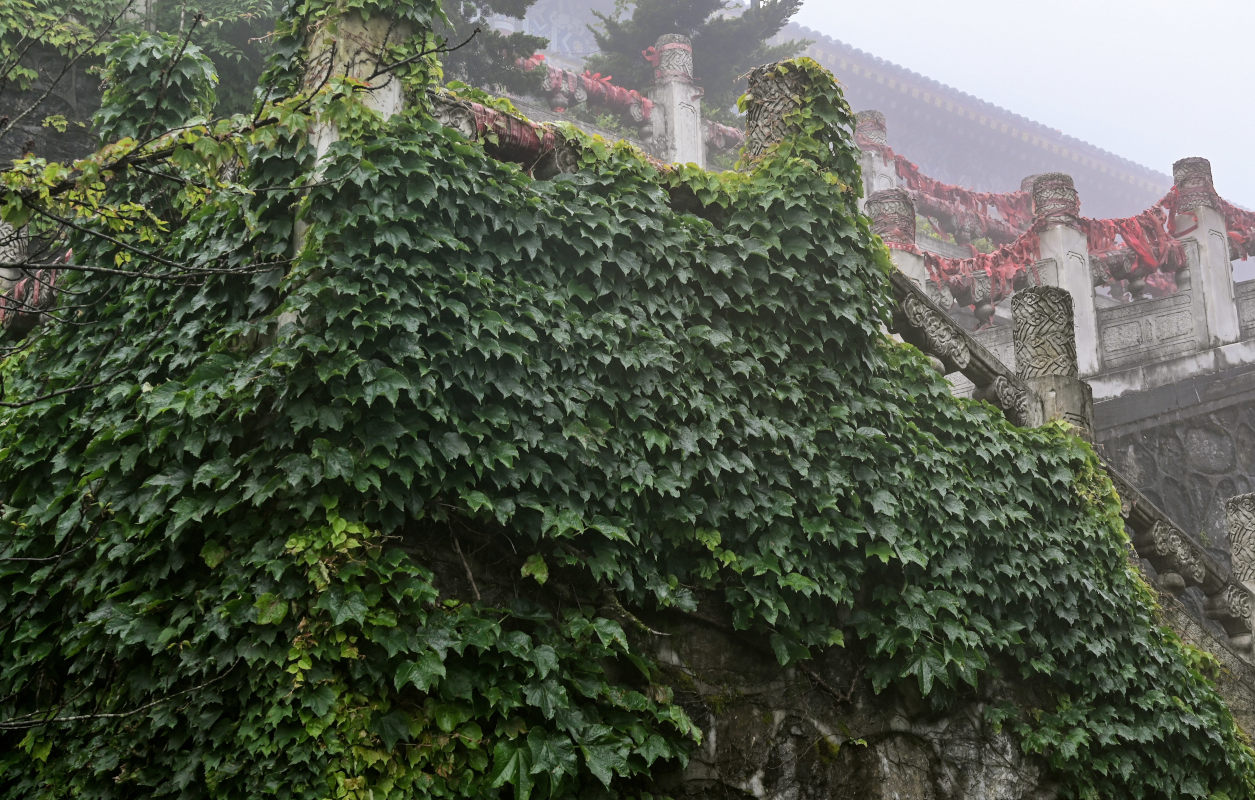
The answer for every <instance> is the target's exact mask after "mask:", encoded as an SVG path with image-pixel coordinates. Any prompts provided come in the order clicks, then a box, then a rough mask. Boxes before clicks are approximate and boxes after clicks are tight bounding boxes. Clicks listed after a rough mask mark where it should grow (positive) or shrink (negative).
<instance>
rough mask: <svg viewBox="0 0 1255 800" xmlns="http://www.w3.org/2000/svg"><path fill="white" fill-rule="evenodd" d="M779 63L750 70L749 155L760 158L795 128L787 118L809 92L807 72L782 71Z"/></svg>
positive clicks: (747, 141)
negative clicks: (789, 125)
mask: <svg viewBox="0 0 1255 800" xmlns="http://www.w3.org/2000/svg"><path fill="white" fill-rule="evenodd" d="M776 67H777V65H776V64H763V65H762V66H758V67H755V68H754V69H753V70H751V71H750V74H749V97H748V100H747V102H748V105H747V106H746V109H745V156H746V157H747V158H751V159H752V158H758V157H759V156H761V155H762V154H763V153H764V152H765V151H766V150H767V148H768V147H770V146H771V145H772V144H775V143H776V142H778V141H780V140H781V139H784V138H785V137H786V136H788V135H789V134H790V133H791V131H790V130H789V128H788V125H787V123H786V122H785V117H786V116H787V115H788V114H789V112H791V111H793V110H794V109H796V108H798V107H799V106H801V104H802V98H803V97H805V96H806V95H807V89H808V87H807V86H806V84H805V82H806V76H805V74H803V73H802V72H801V71H800V70H788V71H787V72H781V71H780V70H779V69H777V68H776Z"/></svg>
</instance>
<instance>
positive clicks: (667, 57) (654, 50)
mask: <svg viewBox="0 0 1255 800" xmlns="http://www.w3.org/2000/svg"><path fill="white" fill-rule="evenodd" d="M645 58H646V59H648V60H649V61H650V62H652V63H653V65H654V79H655V80H657V81H659V82H662V83H670V82H673V81H681V82H684V83H692V82H693V40H692V39H690V38H689V37H687V36H685V35H684V34H682V33H664V34H663V35H662V36H659V37H658V41H657V42H655V43H654V46H653V47H651V48H650V49H649V50H646V51H645Z"/></svg>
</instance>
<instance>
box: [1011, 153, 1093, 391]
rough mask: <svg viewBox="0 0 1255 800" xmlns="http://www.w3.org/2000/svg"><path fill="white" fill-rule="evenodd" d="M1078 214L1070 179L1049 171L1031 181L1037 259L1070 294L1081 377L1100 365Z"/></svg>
mask: <svg viewBox="0 0 1255 800" xmlns="http://www.w3.org/2000/svg"><path fill="white" fill-rule="evenodd" d="M1080 211H1081V201H1080V199H1079V198H1078V197H1077V194H1076V187H1075V186H1073V184H1072V176H1070V175H1064V174H1063V173H1061V172H1051V173H1047V174H1045V175H1037V176H1035V177H1034V178H1033V218H1034V220H1035V221H1036V222H1037V223H1039V224H1041V226H1042V228H1041V233H1040V234H1039V241H1040V256H1039V257H1040V258H1041V260H1043V261H1045V260H1047V259H1052V260H1053V261H1054V262H1055V264H1056V265H1057V267H1058V280H1059V288H1061V289H1065V290H1067V292H1068V294H1070V295H1072V317H1073V328H1074V332H1075V334H1076V362H1077V367H1078V369H1079V370H1080V374H1081V376H1083V377H1089V376H1091V375H1095V374H1097V373H1098V369H1099V366H1100V359H1099V342H1098V309H1097V306H1096V304H1095V303H1094V279H1093V275H1092V272H1091V270H1090V264H1089V242H1088V240H1087V237H1086V235H1085V231H1084V230H1082V228H1081V224H1080ZM1017 357H1018V355H1017Z"/></svg>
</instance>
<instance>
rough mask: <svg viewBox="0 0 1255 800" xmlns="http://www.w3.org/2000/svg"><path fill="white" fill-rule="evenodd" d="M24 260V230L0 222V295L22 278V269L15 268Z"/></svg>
mask: <svg viewBox="0 0 1255 800" xmlns="http://www.w3.org/2000/svg"><path fill="white" fill-rule="evenodd" d="M25 260H26V228H18V229H17V230H14V229H13V226H12V225H10V224H9V223H7V222H3V221H0V262H3V263H4V264H5V265H6V266H0V294H3V293H5V292H7V291H9V290H10V289H12V288H13V284H15V283H17V281H18V279H20V278H21V277H22V269H21V267H17V266H8V265H13V264H20V263H22V262H23V261H25Z"/></svg>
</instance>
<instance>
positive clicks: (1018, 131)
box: [781, 24, 1172, 216]
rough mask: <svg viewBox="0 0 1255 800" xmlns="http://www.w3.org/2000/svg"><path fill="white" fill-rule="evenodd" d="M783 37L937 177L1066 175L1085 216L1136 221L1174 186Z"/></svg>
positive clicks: (801, 34)
mask: <svg viewBox="0 0 1255 800" xmlns="http://www.w3.org/2000/svg"><path fill="white" fill-rule="evenodd" d="M781 37H782V38H786V39H809V40H811V41H812V42H813V44H811V46H810V47H809V48H808V49H807V55H809V56H811V57H812V58H814V59H815V60H816V61H818V62H819V63H820V64H823V65H824V66H825V67H827V68H828V69H829V70H831V71H832V73H833V74H834V75H836V77H837V79H838V80H839V81H840V82H841V84H842V86H843V87H844V89H845V93H846V98H847V100H849V102H850V104H851V105H852V106H853V107H854V108H855V109H856V110H864V109H875V110H877V111H880V112H882V113H884V114H885V116H886V118H887V120H888V124H889V142H890V144H892V145H893V147H894V149H895V150H897V151H898V152H899V153H902V154H904V155H906V156H907V157H909V158H911V159H912V160H914V161H916V162H917V163H919V164H920V165H921V167H923V168H924V169H925V170H926V171H927V172H928V173H929V174H931V175H933V176H934V177H937V178H940V179H943V180H946V181H949V182H951V183H956V184H960V185H964V186H969V187H971V188H973V189H980V190H984V191H1008V190H1012V189H1018V188H1019V184H1020V181H1021V179H1022V178H1024V177H1026V176H1028V175H1030V174H1035V173H1042V172H1066V173H1068V174H1070V175H1072V176H1073V178H1074V179H1075V181H1076V184H1077V189H1078V190H1079V191H1080V193H1081V200H1082V204H1083V205H1082V210H1083V212H1084V213H1085V214H1086V215H1089V216H1124V215H1129V214H1133V213H1136V212H1138V211H1141V210H1142V209H1144V208H1146V207H1148V206H1149V205H1151V204H1152V203H1154V202H1155V201H1156V200H1158V199H1159V198H1160V197H1162V196H1163V194H1164V192H1166V191H1167V189H1168V188H1169V187H1170V186H1171V185H1172V179H1171V178H1170V177H1169V176H1168V175H1166V174H1163V173H1161V172H1156V171H1155V170H1152V169H1149V168H1147V167H1144V166H1142V165H1140V164H1137V163H1135V162H1133V161H1130V160H1129V159H1126V158H1122V157H1120V156H1118V155H1115V154H1114V153H1111V152H1108V151H1106V150H1103V149H1102V148H1099V147H1095V146H1094V145H1092V144H1089V143H1087V142H1084V141H1081V140H1080V139H1077V138H1076V137H1074V136H1069V135H1067V134H1065V133H1063V132H1061V131H1058V130H1055V129H1053V128H1050V127H1047V126H1045V125H1042V124H1041V123H1038V122H1034V121H1033V120H1031V119H1028V118H1027V117H1024V116H1022V115H1020V114H1016V113H1014V112H1012V111H1009V110H1007V109H1004V108H1001V107H999V106H997V105H994V104H993V103H989V102H986V101H984V100H981V99H980V98H977V97H974V96H972V95H970V94H968V93H966V92H963V91H960V90H958V89H955V88H953V87H951V86H947V85H945V84H943V83H941V82H939V81H936V80H933V79H932V78H929V77H926V76H924V75H921V74H919V73H917V72H914V71H912V70H910V69H907V68H906V67H902V66H899V65H897V64H894V63H892V62H890V61H887V60H885V59H883V58H879V57H877V56H874V55H872V54H871V53H867V52H865V51H863V50H860V49H858V48H856V47H854V46H852V45H849V44H846V43H845V42H842V41H839V40H837V39H834V38H833V37H831V36H828V35H826V34H823V33H820V32H818V31H816V30H813V29H810V28H806V27H803V26H800V25H796V24H790V25H789V26H787V27H786V28H785V29H784V30H783V31H782V32H781Z"/></svg>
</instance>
